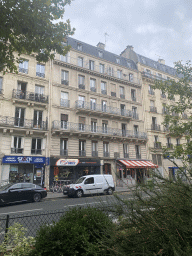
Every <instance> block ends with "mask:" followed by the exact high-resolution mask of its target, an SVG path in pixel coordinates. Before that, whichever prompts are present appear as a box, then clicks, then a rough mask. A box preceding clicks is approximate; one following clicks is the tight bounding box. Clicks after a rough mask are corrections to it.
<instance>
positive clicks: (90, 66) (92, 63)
mask: <svg viewBox="0 0 192 256" xmlns="http://www.w3.org/2000/svg"><path fill="white" fill-rule="evenodd" d="M94 65H95V62H94V61H93V60H90V61H89V69H90V70H94Z"/></svg>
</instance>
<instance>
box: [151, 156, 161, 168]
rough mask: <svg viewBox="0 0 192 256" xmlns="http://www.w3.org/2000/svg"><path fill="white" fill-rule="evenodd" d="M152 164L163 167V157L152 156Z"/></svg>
mask: <svg viewBox="0 0 192 256" xmlns="http://www.w3.org/2000/svg"><path fill="white" fill-rule="evenodd" d="M152 162H153V163H154V164H157V165H158V166H162V155H159V154H157V155H155V154H152Z"/></svg>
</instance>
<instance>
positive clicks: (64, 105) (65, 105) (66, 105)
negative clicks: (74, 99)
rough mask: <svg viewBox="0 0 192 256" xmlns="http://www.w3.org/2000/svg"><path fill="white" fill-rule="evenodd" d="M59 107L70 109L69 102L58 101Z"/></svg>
mask: <svg viewBox="0 0 192 256" xmlns="http://www.w3.org/2000/svg"><path fill="white" fill-rule="evenodd" d="M60 106H61V107H65V108H69V107H70V100H65V99H60Z"/></svg>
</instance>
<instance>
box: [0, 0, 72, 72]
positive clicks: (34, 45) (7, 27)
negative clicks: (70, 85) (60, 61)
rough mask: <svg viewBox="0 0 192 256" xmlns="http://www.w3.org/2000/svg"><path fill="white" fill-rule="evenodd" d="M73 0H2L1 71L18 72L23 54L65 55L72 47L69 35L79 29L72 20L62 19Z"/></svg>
mask: <svg viewBox="0 0 192 256" xmlns="http://www.w3.org/2000/svg"><path fill="white" fill-rule="evenodd" d="M71 1H72V0H9V1H7V0H0V71H4V72H5V71H10V72H13V71H15V72H17V66H16V62H19V59H20V58H19V56H20V55H21V54H31V53H34V54H35V55H36V59H37V61H42V62H47V61H48V60H49V59H53V58H54V55H55V52H58V53H59V54H62V55H65V54H66V53H67V52H68V50H69V49H70V47H69V46H66V45H65V41H66V37H67V36H68V35H73V33H74V31H75V29H74V28H73V29H72V28H71V25H70V21H69V20H67V21H66V22H62V21H61V20H62V19H63V15H64V11H65V10H64V7H65V6H66V5H67V4H71ZM15 52H17V54H18V56H16V55H15Z"/></svg>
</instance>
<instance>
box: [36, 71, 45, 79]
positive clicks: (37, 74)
mask: <svg viewBox="0 0 192 256" xmlns="http://www.w3.org/2000/svg"><path fill="white" fill-rule="evenodd" d="M36 76H39V77H43V78H45V73H40V72H36Z"/></svg>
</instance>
